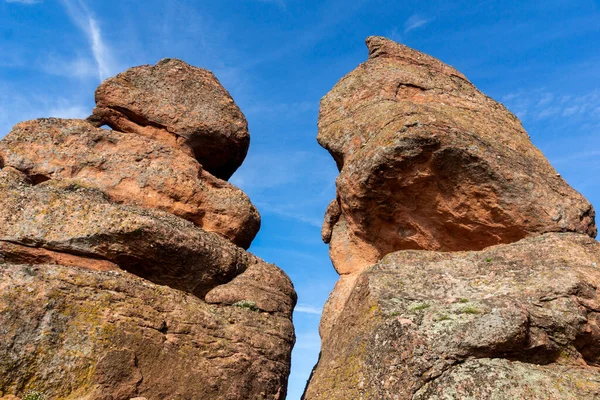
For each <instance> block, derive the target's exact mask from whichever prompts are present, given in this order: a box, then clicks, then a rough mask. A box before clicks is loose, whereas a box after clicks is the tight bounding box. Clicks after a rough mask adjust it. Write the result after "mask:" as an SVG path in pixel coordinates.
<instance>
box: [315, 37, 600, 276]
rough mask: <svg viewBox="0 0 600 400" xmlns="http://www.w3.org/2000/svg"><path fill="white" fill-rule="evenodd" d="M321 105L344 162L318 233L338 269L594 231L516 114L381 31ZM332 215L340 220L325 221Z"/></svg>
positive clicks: (324, 137) (589, 214)
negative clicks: (394, 256) (415, 252)
mask: <svg viewBox="0 0 600 400" xmlns="http://www.w3.org/2000/svg"><path fill="white" fill-rule="evenodd" d="M367 46H368V48H369V59H368V60H367V61H366V62H365V63H363V64H361V65H360V66H359V67H358V68H357V69H355V70H354V71H352V72H351V73H349V74H348V75H346V76H345V77H344V78H342V79H341V80H340V81H339V82H338V83H337V84H336V85H335V87H334V88H333V89H332V90H331V91H330V92H329V93H328V94H327V95H326V96H325V97H323V99H322V101H321V110H320V114H319V135H318V141H319V143H320V144H321V145H322V146H323V147H325V148H326V149H327V150H329V152H330V153H331V154H332V156H333V157H334V159H335V160H336V162H337V164H338V167H339V168H340V175H339V177H338V179H337V202H338V206H339V211H337V213H333V214H332V212H333V211H336V208H332V209H331V211H330V212H329V213H328V215H327V217H326V220H327V221H326V223H325V224H324V232H323V237H324V238H325V239H329V238H330V248H331V258H332V260H333V262H334V265H335V267H336V269H337V271H338V272H339V273H341V274H346V273H351V272H354V271H359V270H361V269H362V268H364V267H366V266H368V265H371V264H373V263H375V262H377V261H378V260H379V259H380V258H381V257H383V256H384V255H385V254H388V253H390V252H393V251H396V250H401V249H426V250H442V251H456V250H479V249H483V248H485V247H487V246H491V245H494V244H499V243H511V242H514V241H516V240H519V239H522V238H524V237H527V236H529V235H535V234H540V233H544V232H579V233H583V234H587V235H589V236H591V237H595V235H596V226H595V223H594V210H593V208H592V206H591V205H590V203H589V202H587V201H586V200H585V199H584V198H583V197H582V196H581V195H580V194H579V193H577V192H576V191H575V190H573V189H572V188H571V187H570V186H569V185H568V184H567V183H566V182H565V181H564V180H563V179H562V178H561V177H560V176H559V175H558V174H557V173H556V170H554V168H552V166H551V165H550V164H549V163H548V161H547V160H546V159H545V158H544V156H543V154H542V153H541V152H540V151H539V150H538V149H536V148H535V147H534V146H533V145H532V143H531V141H530V139H529V136H528V135H527V133H526V132H525V130H524V129H523V127H522V126H521V123H520V122H519V120H518V119H517V118H516V117H515V116H514V115H512V114H511V113H510V112H509V111H508V110H507V109H506V108H505V107H504V106H502V105H501V104H499V103H497V102H495V101H494V100H492V99H490V98H489V97H487V96H485V95H484V94H482V93H481V92H480V91H478V90H477V89H476V88H475V87H474V86H473V84H471V82H469V81H468V80H467V79H466V78H465V77H464V76H463V75H462V74H461V73H460V72H458V71H456V70H455V69H454V68H452V67H449V66H447V65H445V64H443V63H442V62H440V61H438V60H436V59H434V58H433V57H430V56H428V55H425V54H423V53H420V52H418V51H415V50H412V49H410V48H408V47H406V46H403V45H400V44H397V43H394V42H392V41H390V40H387V39H385V38H381V37H370V38H368V39H367ZM330 221H337V222H336V223H331V222H330Z"/></svg>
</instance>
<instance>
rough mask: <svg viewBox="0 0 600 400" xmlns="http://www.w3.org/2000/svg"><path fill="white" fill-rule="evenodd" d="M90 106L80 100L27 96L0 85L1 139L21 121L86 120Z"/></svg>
mask: <svg viewBox="0 0 600 400" xmlns="http://www.w3.org/2000/svg"><path fill="white" fill-rule="evenodd" d="M89 113H90V106H89V105H88V106H86V105H85V104H83V103H81V102H78V100H74V99H69V98H65V97H54V96H45V95H39V94H38V95H34V94H31V93H29V94H28V95H27V96H24V95H21V94H19V93H18V92H17V91H16V90H15V89H14V88H12V87H7V86H4V85H0V138H2V137H3V136H4V135H5V134H7V133H8V132H9V131H10V129H11V128H12V127H13V126H14V125H15V124H17V123H18V122H20V121H26V120H30V119H34V118H40V117H57V118H85V117H86V116H87V115H89Z"/></svg>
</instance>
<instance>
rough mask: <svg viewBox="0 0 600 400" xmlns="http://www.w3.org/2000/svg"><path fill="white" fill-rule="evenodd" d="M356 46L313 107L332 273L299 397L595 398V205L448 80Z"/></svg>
mask: <svg viewBox="0 0 600 400" xmlns="http://www.w3.org/2000/svg"><path fill="white" fill-rule="evenodd" d="M367 46H368V48H369V60H368V61H367V62H365V63H364V64H361V65H360V66H359V67H358V68H357V69H356V70H354V71H353V72H351V73H350V74H348V75H347V76H346V77H344V78H343V79H342V80H340V82H338V83H337V85H336V86H335V87H334V88H333V89H332V91H331V92H330V93H328V94H327V95H326V96H325V97H324V98H323V100H322V101H321V112H320V116H319V136H318V140H319V143H320V144H321V145H322V146H324V147H325V148H326V149H327V150H329V152H330V153H331V154H332V156H333V157H334V159H335V161H336V162H337V165H338V167H339V169H340V175H339V177H338V178H337V182H336V183H337V198H336V199H335V200H334V201H333V202H332V203H331V204H330V205H329V207H328V208H327V211H326V215H325V221H324V223H323V230H322V236H323V240H324V241H325V242H326V243H330V256H331V259H332V261H333V264H334V266H335V268H336V270H337V271H338V273H340V280H339V281H338V283H337V284H336V286H335V288H334V290H333V292H332V293H331V295H330V297H329V300H328V301H327V304H326V306H325V309H324V312H323V317H322V320H321V326H320V333H321V338H322V352H321V357H320V359H319V362H318V364H317V366H316V367H315V369H314V371H313V375H312V377H311V379H310V381H309V384H308V386H307V390H306V393H305V396H304V397H305V399H307V400H308V399H310V400H312V399H327V400H335V399H413V400H416V399H442V398H443V399H508V398H510V399H513V398H514V399H583V398H586V399H588V398H589V399H591V398H600V328H599V326H598V321H599V319H598V318H599V314H598V313H600V297H599V295H598V293H597V289H598V288H599V287H600V269H599V267H600V244H599V243H598V242H596V241H595V240H594V239H593V238H594V237H595V236H596V233H597V232H596V225H595V221H594V209H593V208H592V206H591V205H590V204H589V203H588V202H587V200H585V199H584V198H583V197H582V196H581V195H580V194H579V193H577V192H576V191H575V190H573V189H572V188H571V187H570V186H569V185H568V184H567V183H566V182H565V181H564V180H563V179H562V178H561V177H560V176H559V175H558V174H557V173H556V171H555V170H554V169H553V168H552V166H551V165H550V164H549V163H548V161H547V160H546V159H545V158H544V156H543V155H542V153H541V152H540V151H539V150H537V149H536V148H535V147H534V146H533V145H532V143H531V141H530V140H529V137H528V135H527V133H526V132H525V131H524V130H523V128H522V126H521V123H520V122H519V121H518V120H517V118H516V117H514V116H513V115H512V114H511V113H510V112H509V111H508V110H507V109H506V108H504V106H502V105H501V104H499V103H497V102H495V101H494V100H492V99H490V98H489V97H487V96H485V95H484V94H482V93H481V92H479V91H478V90H477V89H476V88H475V87H474V86H473V85H472V84H471V83H470V82H469V81H468V80H467V79H466V78H465V77H464V76H463V75H462V74H461V73H460V72H458V71H456V70H455V69H453V68H451V67H449V66H447V65H445V64H443V63H441V62H440V61H438V60H436V59H434V58H432V57H429V56H427V55H425V54H422V53H419V52H417V51H415V50H412V49H409V48H407V47H405V46H402V45H399V44H397V43H394V42H392V41H389V40H387V39H384V38H380V37H370V38H368V39H367ZM490 246H492V247H490ZM467 251H468V252H467Z"/></svg>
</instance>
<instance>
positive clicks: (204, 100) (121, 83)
mask: <svg viewBox="0 0 600 400" xmlns="http://www.w3.org/2000/svg"><path fill="white" fill-rule="evenodd" d="M89 121H90V122H92V123H94V124H95V125H96V126H102V125H108V126H110V127H111V128H113V129H115V130H118V131H122V132H132V133H137V134H141V135H145V136H148V137H152V138H155V139H157V140H161V141H163V142H164V143H168V144H171V145H173V146H180V147H183V148H185V149H188V150H191V151H192V152H193V154H194V155H195V157H196V158H197V160H198V161H199V162H200V164H202V166H203V167H204V169H205V170H207V171H208V172H210V173H211V174H212V175H214V176H216V177H217V178H221V179H229V177H230V176H231V175H232V174H233V173H234V172H235V170H236V169H237V168H238V167H239V166H240V165H241V164H242V161H244V158H245V157H246V153H247V151H248V146H249V144H250V135H249V134H248V123H247V122H246V118H245V117H244V114H242V112H241V111H240V109H239V108H238V106H237V105H236V104H235V102H234V101H233V99H232V98H231V96H230V95H229V93H228V92H227V90H225V88H224V87H223V86H221V83H220V82H219V80H218V79H217V78H216V77H215V76H214V74H213V73H212V72H210V71H208V70H205V69H202V68H197V67H192V66H190V65H188V64H186V63H185V62H183V61H181V60H177V59H174V58H166V59H164V60H161V61H159V62H158V63H157V64H156V65H143V66H139V67H134V68H130V69H128V70H127V71H125V72H123V73H120V74H119V75H117V76H115V77H113V78H109V79H107V80H105V81H104V82H103V83H102V84H101V85H100V86H99V87H98V89H97V90H96V108H95V109H94V111H93V114H92V115H91V116H90V117H89Z"/></svg>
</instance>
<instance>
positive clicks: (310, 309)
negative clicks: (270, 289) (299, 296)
mask: <svg viewBox="0 0 600 400" xmlns="http://www.w3.org/2000/svg"><path fill="white" fill-rule="evenodd" d="M294 310H295V311H296V312H299V313H303V314H312V315H321V313H322V312H323V309H321V308H320V307H315V306H311V305H310V304H303V303H300V304H298V305H297V306H296V308H295V309H294Z"/></svg>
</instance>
